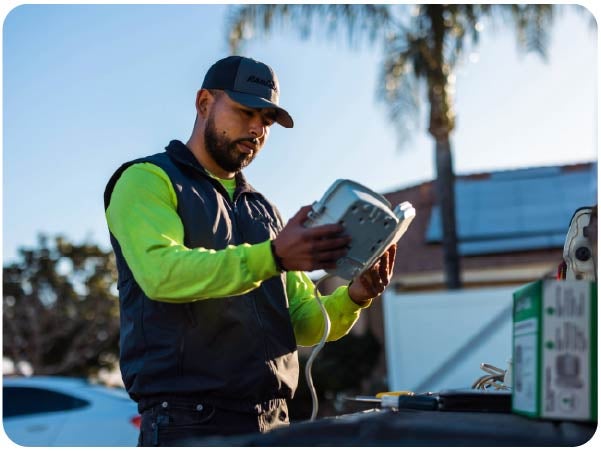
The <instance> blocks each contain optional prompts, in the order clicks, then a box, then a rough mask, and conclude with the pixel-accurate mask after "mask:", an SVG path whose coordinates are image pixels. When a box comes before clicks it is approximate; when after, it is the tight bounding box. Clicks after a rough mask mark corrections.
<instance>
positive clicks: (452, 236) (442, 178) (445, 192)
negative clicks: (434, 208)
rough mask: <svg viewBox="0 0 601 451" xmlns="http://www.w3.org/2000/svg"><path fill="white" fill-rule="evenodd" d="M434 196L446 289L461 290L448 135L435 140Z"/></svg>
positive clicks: (451, 158)
mask: <svg viewBox="0 0 601 451" xmlns="http://www.w3.org/2000/svg"><path fill="white" fill-rule="evenodd" d="M436 196H437V198H438V202H439V205H440V217H441V219H442V250H443V258H444V272H445V283H446V285H447V288H449V289H451V290H456V289H459V288H461V286H462V284H461V276H460V274H461V266H460V261H459V253H458V251H457V228H456V224H455V173H454V171H453V156H452V153H451V142H450V140H449V136H448V134H447V135H446V136H445V137H438V138H436Z"/></svg>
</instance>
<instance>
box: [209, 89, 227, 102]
mask: <svg viewBox="0 0 601 451" xmlns="http://www.w3.org/2000/svg"><path fill="white" fill-rule="evenodd" d="M207 91H209V92H210V93H211V95H212V96H213V97H215V98H216V99H218V98H219V97H221V96H222V95H223V94H224V93H225V91H223V90H222V89H212V88H211V89H207Z"/></svg>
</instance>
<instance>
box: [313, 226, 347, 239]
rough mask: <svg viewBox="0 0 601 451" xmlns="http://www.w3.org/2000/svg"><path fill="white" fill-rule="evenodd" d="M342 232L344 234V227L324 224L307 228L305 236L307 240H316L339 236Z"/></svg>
mask: <svg viewBox="0 0 601 451" xmlns="http://www.w3.org/2000/svg"><path fill="white" fill-rule="evenodd" d="M342 232H344V227H342V226H341V225H340V224H325V225H321V226H317V227H311V228H308V229H307V231H306V232H305V234H306V237H307V238H309V239H316V238H327V237H331V236H335V235H340V234H341V233H342Z"/></svg>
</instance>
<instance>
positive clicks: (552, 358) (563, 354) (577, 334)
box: [540, 281, 591, 419]
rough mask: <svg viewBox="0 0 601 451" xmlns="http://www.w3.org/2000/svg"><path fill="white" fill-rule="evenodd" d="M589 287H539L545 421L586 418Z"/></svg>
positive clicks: (577, 285) (588, 389)
mask: <svg viewBox="0 0 601 451" xmlns="http://www.w3.org/2000/svg"><path fill="white" fill-rule="evenodd" d="M590 303H591V299H590V287H589V285H588V284H585V283H566V282H555V281H553V282H552V281H549V282H547V283H545V284H544V285H543V309H542V312H541V315H542V350H541V352H542V357H543V358H542V362H543V364H542V368H541V374H540V376H541V382H542V390H541V395H542V399H541V409H542V412H541V413H542V416H543V417H547V418H564V419H568V418H573V419H586V418H589V415H590V407H591V406H590V394H591V387H590V377H589V374H590V359H589V354H590V347H591V343H590V342H589V337H591V330H590V321H589V318H590V314H591V312H590Z"/></svg>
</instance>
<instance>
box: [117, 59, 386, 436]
mask: <svg viewBox="0 0 601 451" xmlns="http://www.w3.org/2000/svg"><path fill="white" fill-rule="evenodd" d="M278 97H279V84H278V80H277V78H276V76H275V74H274V73H273V71H272V70H271V68H270V67H269V66H267V65H265V64H263V63H260V62H258V61H255V60H252V59H249V58H243V57H239V56H232V57H228V58H225V59H222V60H220V61H218V62H216V63H215V64H214V65H213V66H212V67H211V68H210V69H209V71H208V72H207V74H206V76H205V79H204V82H203V85H202V88H201V89H200V90H199V91H198V93H197V96H196V112H197V115H196V121H195V123H194V128H193V131H192V135H191V137H190V139H189V140H188V142H187V143H186V144H183V143H182V142H180V141H171V143H170V144H169V145H168V146H167V148H166V152H163V153H159V154H156V155H152V156H149V157H145V158H141V159H139V160H134V161H131V162H129V163H126V164H124V165H123V166H121V167H120V168H119V169H118V170H117V172H116V173H115V174H114V175H113V177H112V178H111V180H110V181H109V183H108V185H107V188H106V191H105V209H106V218H107V223H108V226H109V229H110V232H111V243H112V245H113V249H114V251H115V255H116V257H117V267H118V272H119V298H120V311H121V343H120V344H121V355H120V364H121V372H122V376H123V381H124V383H125V387H126V388H127V391H128V392H129V394H130V396H131V397H132V398H133V399H134V400H135V401H137V402H138V409H139V411H140V413H141V414H142V426H141V430H140V439H139V444H140V445H143V446H150V445H182V444H193V443H194V442H193V441H194V440H197V439H199V438H202V437H205V436H207V435H214V434H219V435H227V434H243V433H251V432H257V431H260V432H265V431H268V430H270V429H272V428H274V427H278V426H281V425H284V424H288V414H287V407H286V399H290V398H291V397H292V396H293V394H294V391H295V389H296V387H297V382H298V369H299V368H298V357H297V351H296V348H297V344H298V345H304V346H309V345H314V344H316V343H317V342H318V341H319V339H320V337H321V334H322V331H323V330H324V329H323V328H324V322H323V318H322V316H321V313H320V308H319V305H318V304H317V302H316V300H315V299H314V296H313V283H312V282H311V280H310V279H309V278H308V277H307V276H306V274H304V273H303V272H302V271H305V270H315V269H326V268H331V267H334V266H335V264H336V260H337V259H339V258H340V257H342V256H344V255H345V254H346V246H347V245H348V244H349V237H348V236H344V235H343V229H342V227H341V226H340V225H337V224H332V225H324V226H320V227H315V228H305V227H303V225H302V224H303V222H304V221H305V220H306V219H307V213H308V212H309V210H310V207H304V208H301V209H300V211H299V212H298V213H297V214H296V215H295V216H294V217H293V218H292V219H291V220H290V221H289V222H288V224H287V225H286V226H284V225H283V223H282V220H281V218H280V215H279V213H278V211H277V210H276V208H275V207H274V206H273V205H272V204H271V203H270V202H269V201H268V200H267V199H266V198H265V197H263V195H261V194H260V193H258V192H257V191H255V190H254V189H253V188H252V186H250V185H249V184H248V183H247V182H246V179H245V178H244V176H243V175H242V172H241V169H242V168H244V167H245V166H247V165H248V164H249V163H250V162H251V161H252V160H253V159H254V158H255V157H256V155H257V154H258V152H259V151H260V150H261V148H262V147H263V145H264V144H265V141H266V140H267V136H268V134H269V128H270V126H271V125H272V124H273V123H274V122H278V123H279V124H281V125H282V126H284V127H288V128H290V127H292V126H293V121H292V118H291V117H290V115H289V114H288V113H287V112H286V111H285V110H284V109H283V108H281V107H280V106H279V105H278ZM394 253H395V248H394V247H392V248H391V249H389V250H388V251H387V252H386V253H385V254H384V256H383V257H382V258H381V259H380V260H379V261H378V262H377V263H376V264H375V265H374V267H373V268H371V269H370V270H369V271H368V272H367V273H366V275H365V276H363V277H361V278H360V279H358V280H354V281H352V282H351V284H350V286H349V287H346V286H345V287H341V288H339V289H338V290H336V291H335V292H334V293H333V294H332V295H330V296H324V297H323V301H324V304H325V306H326V309H327V311H328V313H329V316H330V318H331V321H332V329H331V332H330V334H329V337H328V339H329V340H336V339H338V338H340V337H341V336H343V335H345V334H346V333H347V332H348V331H349V330H350V328H351V327H352V325H353V324H354V323H355V321H356V320H357V318H358V317H359V312H360V310H361V309H362V308H366V307H367V306H369V304H370V302H371V298H373V297H375V296H377V295H379V294H380V293H382V291H383V290H384V288H385V287H386V285H387V284H388V283H389V280H390V276H391V274H392V267H393V264H394Z"/></svg>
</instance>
